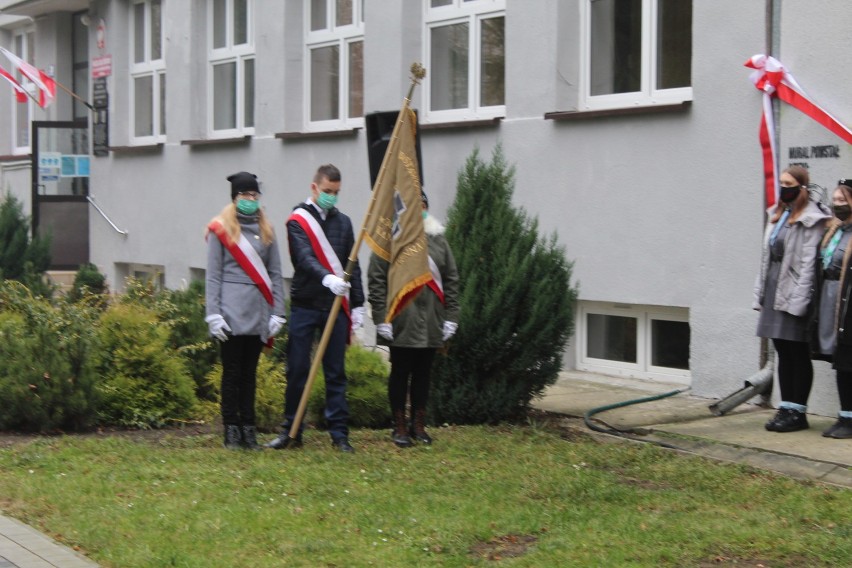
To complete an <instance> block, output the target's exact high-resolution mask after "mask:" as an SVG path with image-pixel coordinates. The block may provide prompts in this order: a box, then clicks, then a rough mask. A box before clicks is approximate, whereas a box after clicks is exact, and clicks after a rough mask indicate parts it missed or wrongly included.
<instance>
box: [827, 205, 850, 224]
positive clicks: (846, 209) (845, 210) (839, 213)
mask: <svg viewBox="0 0 852 568" xmlns="http://www.w3.org/2000/svg"><path fill="white" fill-rule="evenodd" d="M832 209H834V216H835V217H837V218H838V219H840V220H841V221H845V220H846V219H848V218H849V215H852V207H850V206H849V205H834V206H833V207H832Z"/></svg>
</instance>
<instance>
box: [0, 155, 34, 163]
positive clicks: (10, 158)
mask: <svg viewBox="0 0 852 568" xmlns="http://www.w3.org/2000/svg"><path fill="white" fill-rule="evenodd" d="M32 161H33V155H32V154H7V155H3V156H0V162H32Z"/></svg>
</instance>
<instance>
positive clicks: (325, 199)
mask: <svg viewBox="0 0 852 568" xmlns="http://www.w3.org/2000/svg"><path fill="white" fill-rule="evenodd" d="M317 205H319V206H320V209H324V210H326V211H329V210H331V209H333V208H334V206H335V205H337V196H336V195H332V194H330V193H320V194H319V195H318V196H317Z"/></svg>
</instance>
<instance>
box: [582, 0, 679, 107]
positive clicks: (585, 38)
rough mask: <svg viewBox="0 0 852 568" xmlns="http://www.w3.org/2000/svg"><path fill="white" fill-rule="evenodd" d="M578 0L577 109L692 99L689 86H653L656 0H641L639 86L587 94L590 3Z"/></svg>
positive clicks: (589, 52) (644, 105)
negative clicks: (612, 91) (657, 87)
mask: <svg viewBox="0 0 852 568" xmlns="http://www.w3.org/2000/svg"><path fill="white" fill-rule="evenodd" d="M594 1H595V0H581V2H580V22H581V27H580V34H581V38H582V39H581V41H580V77H581V84H582V87H581V89H580V92H581V95H580V99H581V100H580V105H579V106H580V109H582V110H606V109H617V108H636V107H650V106H657V105H661V104H679V103H683V102H686V101H691V100H692V86H691V85H690V86H689V87H680V88H675V89H656V88H654V85H655V84H656V77H657V41H656V39H657V8H658V2H657V0H642V57H641V59H642V73H641V80H640V90H639V91H635V92H632V93H617V94H611V95H594V96H593V95H592V94H591V85H592V81H591V61H590V58H591V44H592V37H591V26H592V9H591V3H592V2H594Z"/></svg>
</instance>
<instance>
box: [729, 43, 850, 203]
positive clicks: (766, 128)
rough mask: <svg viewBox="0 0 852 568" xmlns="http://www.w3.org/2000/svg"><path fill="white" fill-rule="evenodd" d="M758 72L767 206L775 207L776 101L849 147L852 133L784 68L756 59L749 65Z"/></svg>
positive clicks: (767, 59)
mask: <svg viewBox="0 0 852 568" xmlns="http://www.w3.org/2000/svg"><path fill="white" fill-rule="evenodd" d="M745 66H746V67H750V68H751V69H754V71H753V72H752V73H751V75H750V76H749V79H751V82H752V83H754V86H755V88H756V89H757V90H759V91H761V92H762V93H763V117H762V118H761V120H760V146H761V148H762V149H763V176H764V180H765V182H766V183H765V191H766V204H767V206H770V207H771V206H772V205H775V203H776V202H777V197H778V178H777V176H776V172H777V171H778V152H777V150H776V148H775V116H774V114H773V113H772V97H778V98H779V99H781V100H782V101H784V102H785V103H787V104H789V105H791V106H793V107H794V108H796V109H797V110H799V111H800V112H803V113H804V114H806V115H807V116H809V117H811V118H812V119H814V120H815V121H816V122H818V123H819V124H821V125H823V126H824V127H826V128H827V129H829V130H830V131H832V132H833V133H834V134H836V135H837V136H839V137H840V138H842V139H843V140H844V141H846V142H847V143H848V144H852V130H850V129H849V128H847V127H846V126H844V125H843V124H842V123H841V122H840V121H839V120H837V119H836V118H834V117H833V116H832V115H831V114H829V113H828V112H827V111H825V110H823V109H822V107H820V106H819V105H818V104H816V103H815V102H813V101H812V100H811V99H810V97H808V96H807V95H806V94H805V91H804V89H802V87H801V85H799V83H798V82H797V81H796V79H795V77H793V75H792V74H791V73H790V72H789V71H787V69H786V68H785V67H784V64H783V63H781V62H780V61H778V60H777V59H775V58H774V57H772V56H769V55H763V54H758V55H753V56H752V57H751V58H750V59H749V60H748V61H746V62H745Z"/></svg>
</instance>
